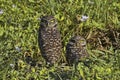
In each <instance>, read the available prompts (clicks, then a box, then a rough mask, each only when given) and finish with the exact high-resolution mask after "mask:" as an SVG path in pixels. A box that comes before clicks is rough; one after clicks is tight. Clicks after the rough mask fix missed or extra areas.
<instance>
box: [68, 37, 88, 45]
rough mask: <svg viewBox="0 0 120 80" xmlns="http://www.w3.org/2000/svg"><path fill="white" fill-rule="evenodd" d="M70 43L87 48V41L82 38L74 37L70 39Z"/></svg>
mask: <svg viewBox="0 0 120 80" xmlns="http://www.w3.org/2000/svg"><path fill="white" fill-rule="evenodd" d="M70 41H71V42H72V43H74V44H75V45H76V46H82V47H85V46H86V40H85V39H84V38H83V37H81V36H74V37H72V38H71V39H70Z"/></svg>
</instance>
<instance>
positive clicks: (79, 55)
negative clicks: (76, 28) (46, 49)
mask: <svg viewBox="0 0 120 80" xmlns="http://www.w3.org/2000/svg"><path fill="white" fill-rule="evenodd" d="M87 56H88V53H87V51H86V40H85V39H84V38H83V37H81V36H79V35H77V36H73V37H72V38H71V39H70V40H69V42H68V43H67V46H66V60H67V62H68V63H69V64H73V63H77V62H79V61H80V60H82V59H83V58H85V57H87Z"/></svg>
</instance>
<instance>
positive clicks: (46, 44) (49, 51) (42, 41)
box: [38, 16, 62, 64]
mask: <svg viewBox="0 0 120 80" xmlns="http://www.w3.org/2000/svg"><path fill="white" fill-rule="evenodd" d="M38 42H39V47H40V50H41V55H42V57H43V58H44V59H45V60H46V62H47V63H49V64H54V63H57V62H59V61H60V58H61V55H62V43H61V36H60V32H59V30H58V26H57V20H56V19H55V18H54V17H53V16H43V17H42V18H41V23H40V28H39V35H38Z"/></svg>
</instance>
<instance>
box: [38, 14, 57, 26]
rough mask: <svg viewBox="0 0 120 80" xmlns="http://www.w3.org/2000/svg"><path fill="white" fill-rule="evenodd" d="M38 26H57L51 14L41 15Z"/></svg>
mask: <svg viewBox="0 0 120 80" xmlns="http://www.w3.org/2000/svg"><path fill="white" fill-rule="evenodd" d="M40 26H41V27H42V28H47V27H48V28H54V27H56V26H57V20H56V19H55V18H54V17H53V16H43V17H42V18H41V23H40Z"/></svg>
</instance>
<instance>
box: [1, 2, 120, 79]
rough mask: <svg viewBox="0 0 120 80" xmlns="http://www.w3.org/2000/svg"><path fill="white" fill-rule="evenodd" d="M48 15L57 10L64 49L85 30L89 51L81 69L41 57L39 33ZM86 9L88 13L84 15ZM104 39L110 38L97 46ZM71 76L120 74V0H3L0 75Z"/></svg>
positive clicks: (4, 76)
mask: <svg viewBox="0 0 120 80" xmlns="http://www.w3.org/2000/svg"><path fill="white" fill-rule="evenodd" d="M43 15H53V16H55V17H56V19H57V20H58V24H59V25H58V26H59V29H60V32H61V35H62V41H63V46H64V48H63V54H65V45H66V44H67V42H68V40H69V38H70V37H71V36H72V35H73V34H80V35H82V36H83V37H85V38H86V40H87V41H88V52H89V55H90V56H89V58H88V59H86V60H85V61H83V62H80V63H79V64H78V65H77V71H75V70H74V66H71V67H70V66H62V65H59V66H57V67H55V66H53V67H50V68H47V67H46V66H45V64H44V63H41V62H44V59H42V57H41V55H40V50H39V48H38V42H37V35H38V28H39V22H40V20H39V19H40V17H41V16H43ZM83 15H85V16H88V17H89V18H88V19H87V20H86V21H81V17H82V16H83ZM114 34H115V35H114ZM103 35H104V36H105V37H104V38H103ZM101 36H102V37H101ZM110 36H112V37H110ZM105 39H107V40H108V42H110V44H108V43H106V40H105ZM90 40H92V41H90ZM100 43H102V44H103V43H105V44H104V45H102V48H98V47H96V45H97V44H100ZM114 43H115V45H114ZM26 56H31V57H32V58H33V59H35V60H36V61H37V65H38V63H39V65H40V67H38V66H31V65H29V64H28V63H27V62H26ZM67 79H68V80H80V79H82V80H118V79H120V2H119V0H37V1H35V0H27V1H25V0H17V1H14V0H7V1H5V0H0V80H67Z"/></svg>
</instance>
